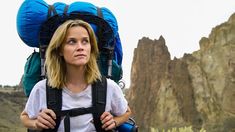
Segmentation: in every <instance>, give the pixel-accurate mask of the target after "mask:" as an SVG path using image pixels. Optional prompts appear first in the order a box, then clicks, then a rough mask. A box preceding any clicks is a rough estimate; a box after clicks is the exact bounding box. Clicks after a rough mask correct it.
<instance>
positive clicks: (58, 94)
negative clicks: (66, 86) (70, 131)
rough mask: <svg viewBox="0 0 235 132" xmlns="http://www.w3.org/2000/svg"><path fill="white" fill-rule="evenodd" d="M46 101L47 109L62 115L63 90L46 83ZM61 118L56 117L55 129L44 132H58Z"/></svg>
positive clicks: (44, 131)
mask: <svg viewBox="0 0 235 132" xmlns="http://www.w3.org/2000/svg"><path fill="white" fill-rule="evenodd" d="M46 100H47V108H48V109H52V110H53V111H54V112H55V114H56V115H58V114H57V113H60V112H61V108H62V89H58V88H52V87H51V86H49V85H48V81H46ZM60 118H61V117H60V116H57V117H56V120H55V122H56V126H55V129H47V130H43V132H57V129H58V128H59V125H60V121H61V119H60Z"/></svg>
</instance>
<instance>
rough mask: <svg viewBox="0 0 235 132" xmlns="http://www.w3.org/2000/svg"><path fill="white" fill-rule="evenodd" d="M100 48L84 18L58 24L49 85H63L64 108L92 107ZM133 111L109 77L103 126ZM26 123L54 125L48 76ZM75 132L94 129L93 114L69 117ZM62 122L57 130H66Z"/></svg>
mask: <svg viewBox="0 0 235 132" xmlns="http://www.w3.org/2000/svg"><path fill="white" fill-rule="evenodd" d="M98 54H99V51H98V46H97V42H96V37H95V34H94V32H93V30H92V28H91V26H90V25H89V24H88V23H86V22H84V21H81V20H68V21H66V22H65V23H63V24H62V25H61V26H59V27H58V28H57V30H56V31H55V33H54V35H53V37H52V39H51V42H50V44H49V46H48V48H47V51H46V61H45V65H46V70H47V79H48V80H47V81H48V85H50V86H51V87H54V88H62V100H63V103H62V110H67V109H72V108H77V107H84V108H86V107H90V106H91V105H92V101H91V100H92V96H91V84H92V83H94V82H96V81H97V80H100V79H101V74H100V72H99V69H98V65H97V63H96V61H97V60H96V58H97V57H98ZM130 114H131V111H130V109H129V107H128V105H127V101H126V99H125V98H124V96H123V94H122V91H121V89H120V88H119V86H118V85H117V84H116V83H115V82H114V81H112V80H110V79H107V102H106V108H105V112H104V113H103V114H102V115H101V117H100V120H101V122H102V123H103V125H102V128H103V129H105V130H112V129H114V128H115V127H117V126H118V125H120V124H122V123H124V122H125V121H127V120H128V118H129V116H130ZM20 117H21V121H22V123H23V124H24V126H25V127H27V128H30V129H35V130H42V129H49V128H50V129H53V128H54V127H55V125H56V123H55V118H56V114H55V112H54V111H52V110H51V109H47V105H46V80H42V81H40V82H38V83H37V84H36V85H35V86H34V88H33V90H32V92H31V94H30V97H29V99H28V101H27V103H26V106H25V109H24V111H23V112H22V113H21V116H20ZM70 120H71V121H70V129H71V131H74V132H90V131H95V127H94V124H93V117H92V114H85V115H80V116H77V117H74V118H71V119H70ZM63 130H64V126H63V123H60V126H59V128H58V131H63Z"/></svg>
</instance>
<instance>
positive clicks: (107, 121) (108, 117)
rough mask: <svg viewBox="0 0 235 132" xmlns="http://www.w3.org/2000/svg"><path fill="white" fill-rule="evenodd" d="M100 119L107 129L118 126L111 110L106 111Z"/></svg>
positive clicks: (103, 126)
mask: <svg viewBox="0 0 235 132" xmlns="http://www.w3.org/2000/svg"><path fill="white" fill-rule="evenodd" d="M100 120H101V122H102V124H103V125H102V128H103V129H105V130H106V131H107V130H112V129H114V128H116V121H115V120H114V119H113V115H112V114H111V113H110V112H104V113H103V114H102V115H101V117H100Z"/></svg>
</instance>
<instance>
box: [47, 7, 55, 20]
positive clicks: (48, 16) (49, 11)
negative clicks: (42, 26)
mask: <svg viewBox="0 0 235 132" xmlns="http://www.w3.org/2000/svg"><path fill="white" fill-rule="evenodd" d="M52 12H53V16H55V15H56V14H57V12H56V10H55V7H54V6H53V5H49V7H48V12H47V18H50V17H51V16H52V14H51V13H52Z"/></svg>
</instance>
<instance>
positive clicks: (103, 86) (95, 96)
mask: <svg viewBox="0 0 235 132" xmlns="http://www.w3.org/2000/svg"><path fill="white" fill-rule="evenodd" d="M106 95H107V80H106V78H105V77H102V81H100V80H99V81H97V82H96V83H94V84H93V85H92V105H93V112H92V115H93V119H94V125H95V128H96V131H97V132H103V131H105V130H104V129H102V123H101V120H100V116H101V115H102V114H103V113H104V111H105V106H106Z"/></svg>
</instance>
